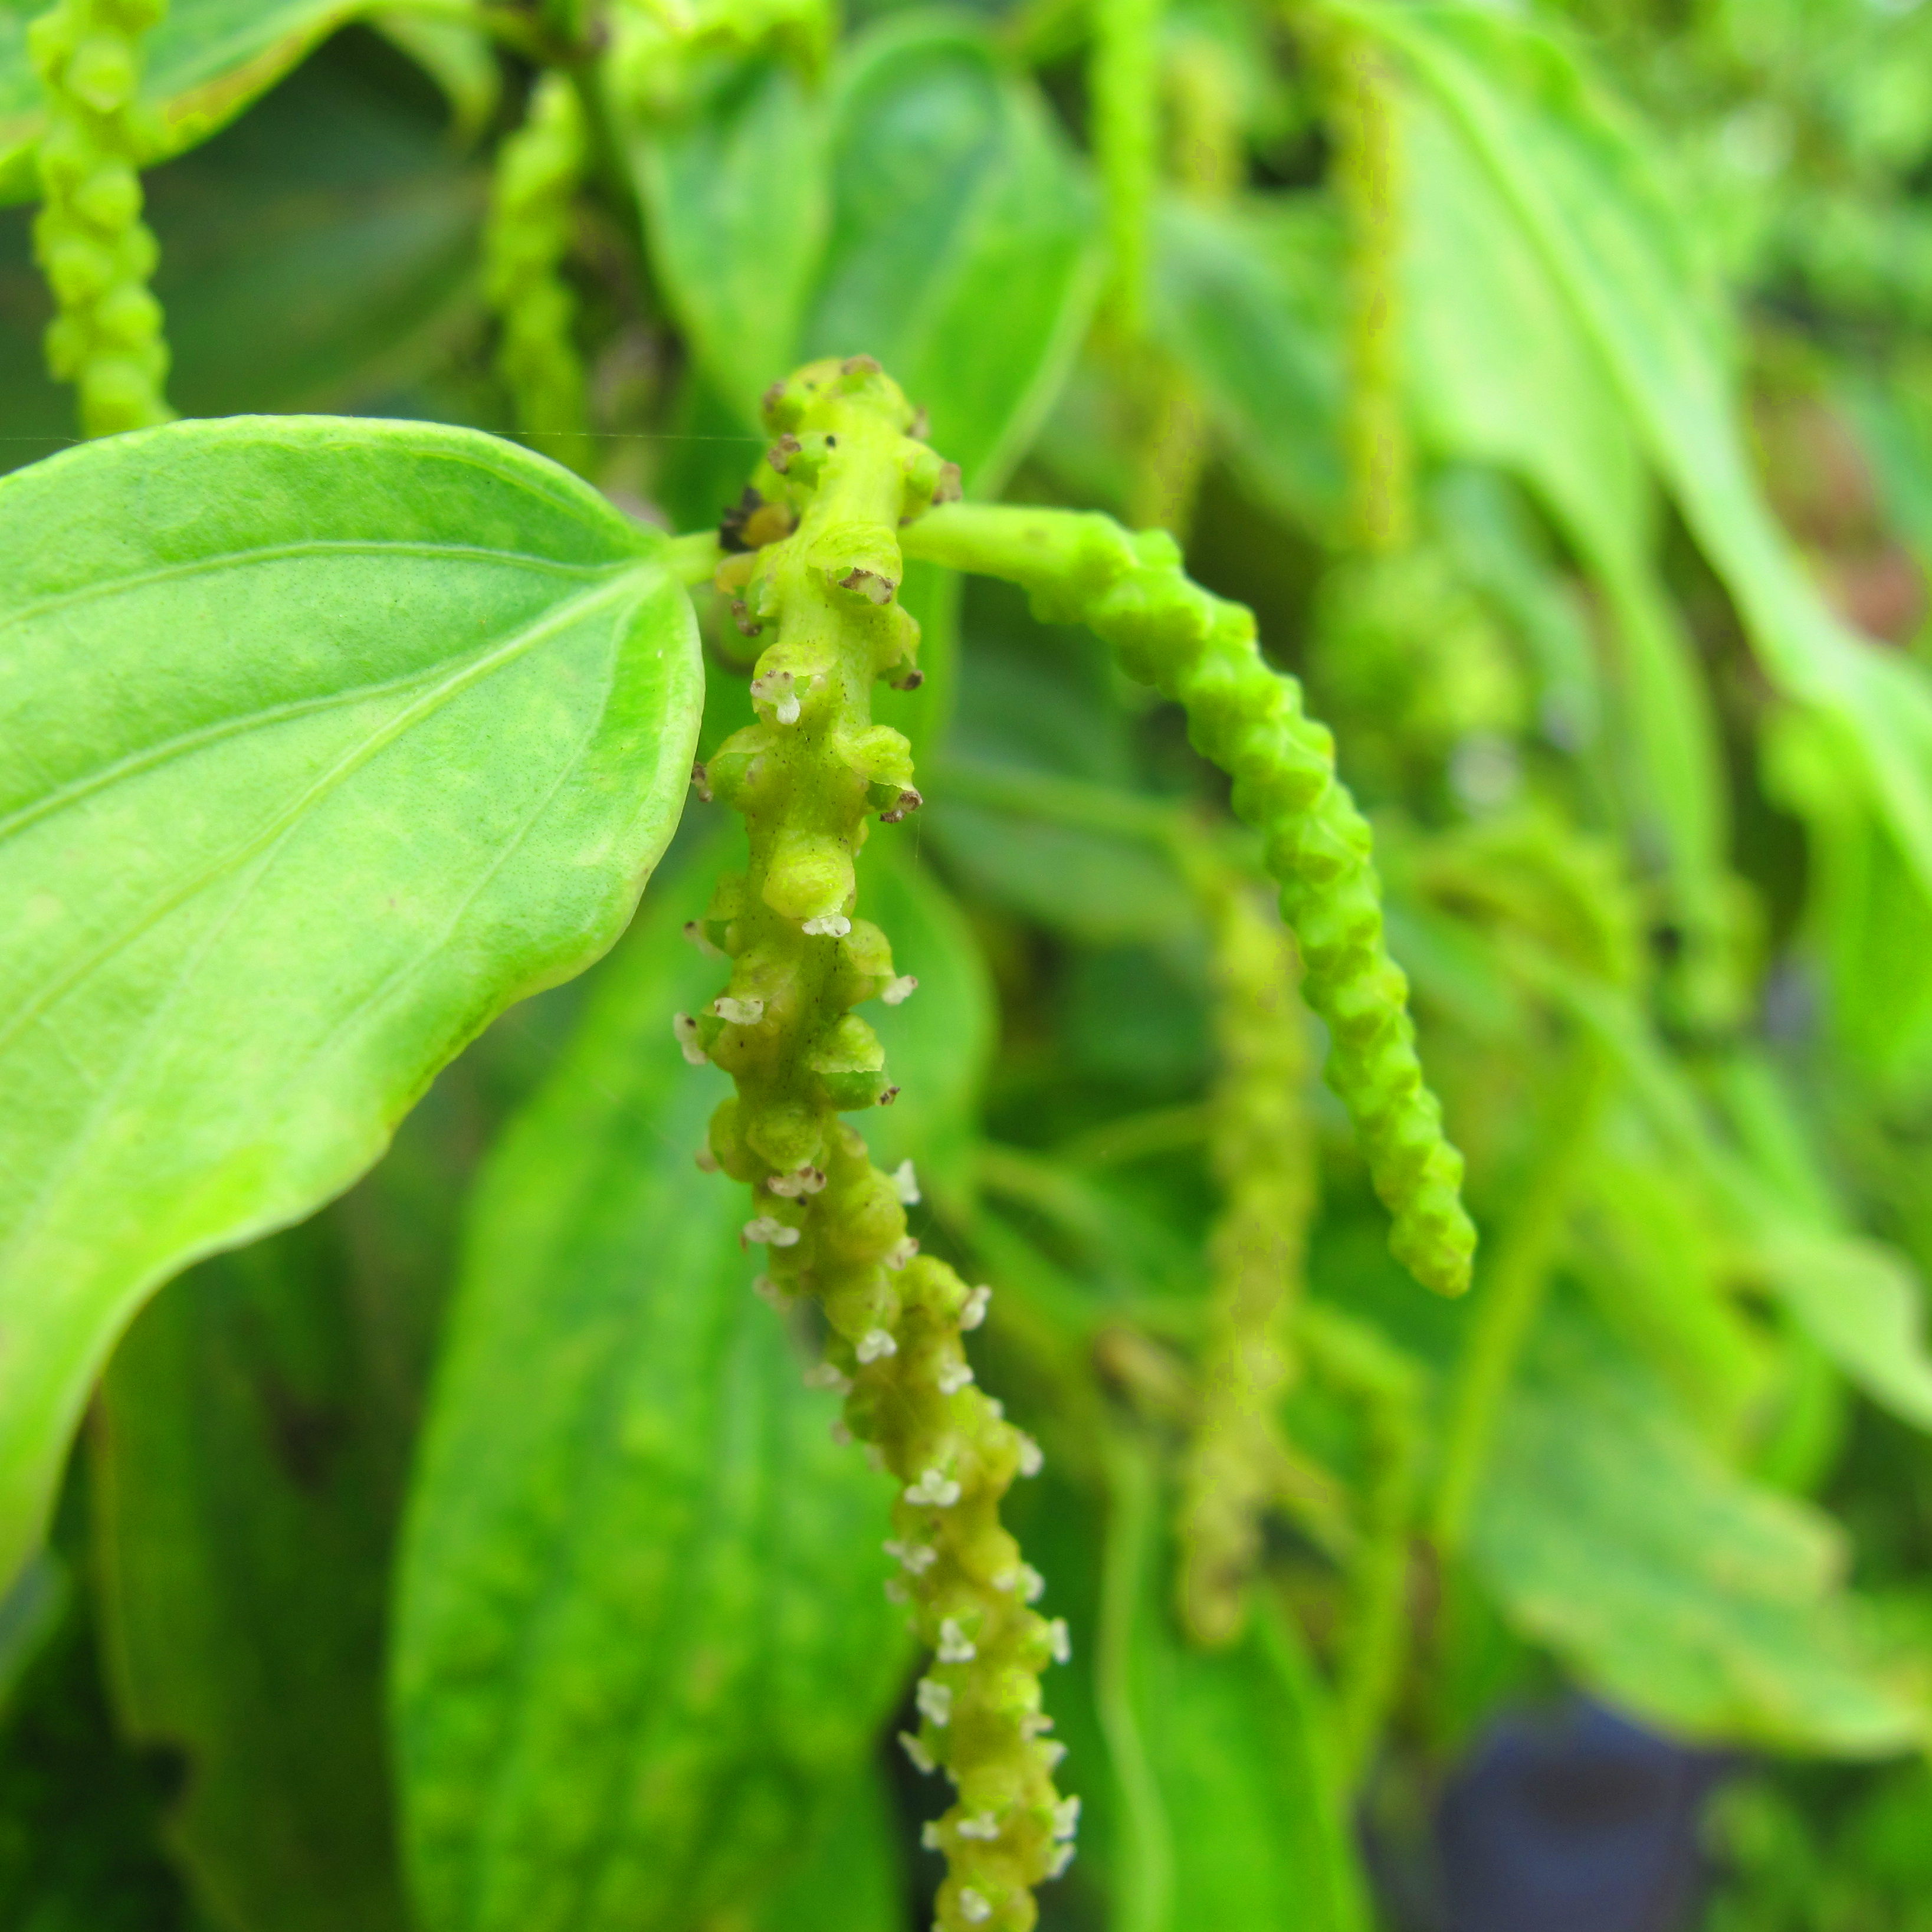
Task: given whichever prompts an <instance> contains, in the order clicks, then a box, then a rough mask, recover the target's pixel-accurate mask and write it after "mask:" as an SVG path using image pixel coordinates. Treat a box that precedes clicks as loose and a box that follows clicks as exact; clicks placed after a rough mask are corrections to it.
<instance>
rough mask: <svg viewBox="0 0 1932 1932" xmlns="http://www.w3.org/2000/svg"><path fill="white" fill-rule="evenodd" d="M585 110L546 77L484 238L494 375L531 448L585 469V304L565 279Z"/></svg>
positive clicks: (573, 92)
mask: <svg viewBox="0 0 1932 1932" xmlns="http://www.w3.org/2000/svg"><path fill="white" fill-rule="evenodd" d="M584 148H585V131H584V124H583V104H582V102H581V101H580V100H579V98H578V97H577V89H576V86H575V84H574V83H573V82H572V81H571V79H570V77H569V76H568V75H567V74H562V73H559V72H558V71H556V70H555V69H551V70H550V71H547V72H546V73H544V74H541V75H539V76H538V79H537V82H536V85H535V86H534V87H533V88H532V89H531V91H530V102H529V113H527V115H526V116H525V118H524V121H523V125H522V126H521V127H519V128H518V129H517V131H516V132H515V133H514V134H512V135H511V136H509V137H508V139H506V140H505V142H503V144H502V147H501V148H500V149H499V151H498V152H497V156H496V182H495V184H494V187H493V190H492V192H491V196H490V220H489V226H488V229H487V233H486V234H485V236H484V278H483V285H484V296H485V298H486V299H487V301H488V302H489V305H490V308H491V309H492V310H493V311H494V312H495V314H496V318H497V322H498V326H499V336H498V339H497V345H496V368H497V372H498V374H499V375H501V377H502V380H503V385H504V387H505V389H508V391H509V392H510V401H511V407H513V408H514V411H515V413H516V422H517V433H518V434H520V436H521V437H523V440H524V441H525V442H526V443H529V444H530V445H531V446H532V447H533V448H535V449H540V450H541V451H542V452H544V455H547V456H551V457H554V458H556V460H557V461H559V463H570V464H571V465H573V466H575V467H576V468H578V469H582V468H583V467H584V466H585V457H586V452H587V450H588V448H589V446H588V444H587V443H586V441H585V440H584V435H583V430H584V381H583V359H582V357H581V356H580V355H579V353H577V341H576V323H577V296H576V294H575V293H574V290H572V289H571V286H570V284H569V283H568V281H566V280H565V278H564V275H563V273H562V265H563V263H564V260H565V257H567V256H568V254H569V252H570V245H571V218H572V211H573V208H574V203H575V201H576V196H577V186H578V184H579V182H580V181H581V180H582V178H583V166H584Z"/></svg>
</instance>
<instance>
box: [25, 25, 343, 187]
mask: <svg viewBox="0 0 1932 1932" xmlns="http://www.w3.org/2000/svg"><path fill="white" fill-rule="evenodd" d="M369 4H370V0H172V5H170V6H169V8H168V10H167V11H166V13H165V14H164V15H163V17H162V20H161V23H160V26H157V28H155V29H154V31H153V32H152V33H151V34H149V35H148V37H147V38H146V40H145V43H144V45H145V51H146V59H147V68H146V71H145V74H143V76H142V84H141V100H142V104H143V105H144V106H145V107H147V108H148V110H150V112H151V113H152V115H154V118H155V123H156V125H157V128H158V130H159V135H160V138H159V139H158V140H157V142H156V144H155V145H154V148H152V149H151V151H149V152H148V154H146V155H145V156H144V157H143V160H144V161H145V162H146V163H152V162H155V161H160V160H166V159H167V157H169V155H171V154H181V153H183V152H184V151H186V150H187V149H188V148H192V147H194V146H196V145H198V144H199V142H202V141H205V140H206V139H208V136H209V135H211V134H212V133H214V132H215V130H217V128H220V127H223V126H225V125H226V124H227V123H228V122H229V121H232V120H233V118H235V116H236V115H237V114H239V113H241V111H242V109H243V108H245V107H247V106H248V104H249V102H250V101H253V100H254V99H255V98H256V97H257V95H262V94H264V93H266V92H267V91H268V90H269V89H270V88H271V87H272V86H275V83H276V82H277V81H278V80H281V77H282V76H283V75H284V74H287V72H288V71H289V70H290V68H293V67H294V66H295V65H296V64H297V63H298V62H299V61H300V60H301V59H302V58H303V56H304V55H306V54H307V53H308V52H309V51H310V50H311V49H312V48H313V47H314V46H316V45H317V43H319V42H320V41H322V40H326V38H327V37H329V35H330V34H332V33H334V32H335V31H336V29H337V28H338V27H341V26H343V25H344V24H345V23H347V22H348V21H350V20H353V19H355V18H356V16H357V15H358V14H359V13H362V12H363V11H364V10H365V9H366V7H368V5H369ZM45 11H46V7H44V6H43V5H42V4H41V0H0V202H7V201H26V200H30V199H32V198H33V197H34V196H35V195H36V194H37V193H38V192H39V187H38V184H37V181H36V178H35V176H34V156H33V148H34V142H35V141H37V139H39V138H40V130H41V128H42V127H43V124H44V123H45V119H46V113H45V110H44V109H43V107H42V105H41V100H40V80H39V77H38V76H37V75H36V74H35V73H34V68H33V63H32V62H31V61H29V60H28V58H27V23H28V22H29V21H30V20H32V19H33V18H34V16H35V15H36V14H38V13H44V12H45Z"/></svg>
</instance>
